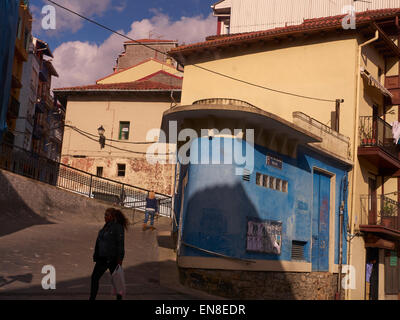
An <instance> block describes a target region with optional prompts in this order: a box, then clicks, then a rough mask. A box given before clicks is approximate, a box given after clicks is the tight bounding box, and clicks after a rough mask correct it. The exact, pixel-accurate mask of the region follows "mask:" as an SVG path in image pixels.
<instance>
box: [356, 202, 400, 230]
mask: <svg viewBox="0 0 400 320" xmlns="http://www.w3.org/2000/svg"><path fill="white" fill-rule="evenodd" d="M360 201H361V207H360V208H361V214H360V217H359V219H360V231H363V232H370V233H376V234H385V235H388V236H392V237H393V236H394V237H396V238H400V203H399V202H397V201H396V200H394V199H391V198H389V197H387V196H384V195H381V196H371V195H362V196H360Z"/></svg>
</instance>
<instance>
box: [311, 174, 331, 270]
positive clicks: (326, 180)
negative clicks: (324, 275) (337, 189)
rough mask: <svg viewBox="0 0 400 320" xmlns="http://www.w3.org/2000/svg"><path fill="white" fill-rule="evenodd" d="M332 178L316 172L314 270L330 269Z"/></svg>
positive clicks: (313, 235) (313, 216)
mask: <svg viewBox="0 0 400 320" xmlns="http://www.w3.org/2000/svg"><path fill="white" fill-rule="evenodd" d="M330 180H331V178H330V177H329V176H327V175H325V174H323V173H320V172H314V184H313V214H312V251H311V263H312V270H313V271H328V270H329V212H330V191H331V181H330Z"/></svg>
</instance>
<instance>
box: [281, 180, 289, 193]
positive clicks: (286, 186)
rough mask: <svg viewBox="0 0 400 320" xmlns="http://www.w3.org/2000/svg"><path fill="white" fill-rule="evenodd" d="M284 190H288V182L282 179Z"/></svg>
mask: <svg viewBox="0 0 400 320" xmlns="http://www.w3.org/2000/svg"><path fill="white" fill-rule="evenodd" d="M282 192H288V182H287V181H282Z"/></svg>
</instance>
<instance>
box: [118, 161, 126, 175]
mask: <svg viewBox="0 0 400 320" xmlns="http://www.w3.org/2000/svg"><path fill="white" fill-rule="evenodd" d="M125 171H126V165H125V164H120V163H119V164H118V177H125Z"/></svg>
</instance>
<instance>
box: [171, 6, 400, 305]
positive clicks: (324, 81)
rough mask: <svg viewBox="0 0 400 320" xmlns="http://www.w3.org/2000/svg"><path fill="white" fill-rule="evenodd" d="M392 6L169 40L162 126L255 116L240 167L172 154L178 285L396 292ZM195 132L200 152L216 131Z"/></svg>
mask: <svg viewBox="0 0 400 320" xmlns="http://www.w3.org/2000/svg"><path fill="white" fill-rule="evenodd" d="M399 16H400V9H396V8H395V9H385V10H375V11H370V12H364V13H360V14H357V20H356V26H357V27H356V29H347V30H344V29H343V27H342V21H343V15H340V16H333V17H327V18H321V19H311V20H307V21H305V22H304V23H302V24H300V25H296V26H288V27H282V28H278V29H272V30H265V31H259V32H252V33H247V34H238V35H231V36H225V37H215V38H209V40H208V41H206V42H202V43H196V44H192V45H187V46H182V47H178V48H177V49H174V50H172V51H171V52H170V54H171V55H172V56H173V57H174V58H175V59H177V60H178V61H179V62H180V63H181V64H183V65H184V66H185V78H184V83H183V92H182V102H181V106H179V107H176V108H173V109H171V110H168V111H167V112H165V113H164V120H163V128H166V127H167V126H168V122H169V121H178V123H180V124H181V128H191V129H193V130H195V131H196V132H200V130H199V129H200V128H203V129H210V130H211V129H212V128H217V129H219V130H221V129H223V128H229V129H234V128H242V129H255V133H254V139H253V140H254V147H250V148H249V150H250V151H251V150H252V148H253V149H254V150H253V154H254V158H255V160H254V170H251V171H249V172H247V173H243V176H242V177H234V174H233V171H232V165H220V166H211V165H208V166H203V165H199V164H188V165H182V166H181V169H180V177H179V181H178V183H177V186H178V187H177V189H176V190H175V192H176V196H175V217H176V221H177V224H178V226H177V227H176V230H177V231H178V235H177V239H178V241H177V243H178V266H179V267H180V272H181V277H182V279H183V281H184V282H185V283H186V284H188V285H191V286H194V287H197V288H202V289H204V290H207V291H209V292H213V293H217V294H223V295H226V296H228V297H229V296H232V295H236V296H239V297H243V298H248V297H253V298H255V297H257V298H260V297H264V298H272V299H273V298H278V299H279V298H281V299H292V298H296V299H335V298H337V297H340V298H341V299H369V298H371V299H382V300H383V299H397V298H398V294H399V291H400V290H399V287H398V274H399V249H398V248H399V239H400V229H399V217H400V215H399V210H400V206H399V202H400V199H399V194H400V193H399V191H400V190H399V178H398V177H397V174H398V173H397V172H398V169H399V168H400V160H399V149H398V146H397V144H396V141H395V140H394V135H393V132H394V130H393V127H395V126H397V123H398V121H399V110H398V105H399V103H400V101H399V100H398V86H399V82H398V79H399V58H400V49H399V47H398V37H399V29H398V28H397V26H398V19H399ZM203 120H204V121H203ZM391 124H393V126H392V125H391ZM293 130H295V131H297V133H296V134H293ZM228 136H229V135H228ZM200 137H201V138H199V141H198V143H196V144H195V147H193V149H191V152H190V157H194V158H196V156H198V155H199V154H202V152H203V153H207V152H209V151H207V148H206V149H204V150H203V148H204V146H205V145H207V143H206V142H204V144H202V143H201V141H212V140H213V139H226V135H221V134H220V135H218V136H216V137H215V138H214V137H213V135H212V134H211V135H210V134H206V135H205V136H201V135H200ZM230 139H232V140H233V141H235V140H236V139H237V137H232V136H231V137H230ZM243 139H244V140H240V141H242V143H243V150H245V145H246V144H250V146H251V143H250V142H251V139H250V138H249V139H247V138H246V135H244V138H243ZM210 143H211V142H210ZM222 144H223V143H222V142H221V143H220V145H222ZM211 148H212V146H210V149H209V150H211ZM224 148H225V147H224ZM221 152H222V151H221ZM250 153H251V152H250ZM233 167H234V166H233ZM264 177H266V178H264ZM264 180H265V181H264ZM270 181H272V183H271V184H270ZM346 181H348V182H347V183H346ZM263 188H264V189H263ZM209 191H212V192H209ZM205 194H207V197H205ZM232 194H233V195H235V196H234V197H232ZM199 199H201V201H200V200H199ZM236 199H242V200H243V201H242V202H243V203H245V204H246V205H245V206H240V205H239V204H238V205H237V206H234V205H233V206H232V205H231V203H232V202H233V203H237V202H236ZM321 199H322V200H321ZM194 203H195V204H196V205H194ZM207 221H213V222H214V223H213V224H212V226H211V225H210V222H207ZM202 226H204V228H203V227H202ZM254 230H264V231H262V232H263V235H259V234H258V233H257V232H255V231H254ZM253 231H254V232H253ZM218 235H219V236H220V238H218V237H217V236H218ZM252 237H253V238H252ZM254 237H255V238H254ZM218 239H220V240H221V239H222V240H221V241H219V240H218ZM217 240H218V241H217ZM253 240H254V241H256V244H254V243H252V242H251V241H253ZM249 241H250V243H249ZM257 243H258V244H257ZM265 243H267V244H268V245H265ZM254 245H255V246H256V248H266V247H267V248H269V249H268V250H261V249H260V250H253V249H254ZM257 246H258V247H257ZM274 247H278V248H279V250H278V249H276V250H278V251H274V249H273V248H274ZM299 253H300V259H299ZM321 254H322V256H321ZM321 259H322V260H321ZM370 264H372V266H373V270H374V277H373V281H372V280H371V279H372V278H371V279H369V281H370V282H368V283H367V281H366V278H367V275H366V273H367V270H368V268H367V265H370ZM340 270H342V272H345V273H344V274H342V276H341V277H340V278H339V277H338V274H340V273H341V272H340ZM315 277H317V279H316V278H315ZM343 279H344V281H339V280H343ZM370 292H371V293H372V295H370ZM254 295H256V296H254Z"/></svg>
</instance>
